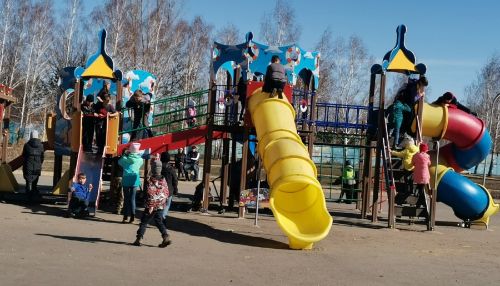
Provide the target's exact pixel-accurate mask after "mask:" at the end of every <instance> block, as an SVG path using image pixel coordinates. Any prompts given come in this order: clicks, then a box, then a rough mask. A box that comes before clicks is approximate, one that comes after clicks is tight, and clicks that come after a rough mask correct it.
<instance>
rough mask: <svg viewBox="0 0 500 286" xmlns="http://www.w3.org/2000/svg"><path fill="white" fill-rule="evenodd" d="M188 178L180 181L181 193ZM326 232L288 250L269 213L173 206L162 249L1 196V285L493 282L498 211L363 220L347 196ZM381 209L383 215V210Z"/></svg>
mask: <svg viewBox="0 0 500 286" xmlns="http://www.w3.org/2000/svg"><path fill="white" fill-rule="evenodd" d="M193 189H194V184H193V183H188V182H182V183H181V193H190V192H192V190H193ZM328 208H329V210H330V212H331V213H332V215H333V218H334V222H333V227H332V230H331V233H330V235H329V236H328V237H327V238H326V239H324V240H322V241H320V242H318V243H316V244H315V246H314V248H313V249H312V250H309V251H296V250H290V249H288V245H287V238H286V237H285V236H284V234H283V233H282V232H281V230H280V229H279V227H278V226H277V224H276V222H275V220H274V218H273V217H272V215H270V214H262V215H260V216H259V220H258V227H256V226H254V214H253V213H250V214H247V215H246V218H245V219H237V214H236V213H226V214H223V215H219V214H217V212H216V211H212V212H210V214H209V215H202V214H200V213H186V212H180V211H172V212H171V215H170V217H169V218H168V225H169V231H170V235H171V237H172V240H173V243H172V245H170V246H168V247H167V248H166V249H160V248H158V247H157V244H158V243H160V240H161V237H160V234H159V232H158V231H157V230H156V228H154V227H149V228H148V230H147V232H146V235H145V239H144V244H145V245H143V246H142V247H135V246H132V245H131V244H130V243H131V242H133V240H134V238H135V232H136V231H137V228H138V225H137V220H136V223H134V224H133V225H131V224H121V223H120V221H121V217H120V216H118V215H115V214H111V213H108V212H103V211H100V212H98V213H97V216H96V217H95V218H92V219H87V220H78V219H69V218H65V217H64V216H63V214H64V206H62V205H54V204H42V205H32V206H27V205H24V204H23V203H15V204H14V203H12V202H9V201H5V200H4V201H2V203H1V204H0V213H1V216H0V229H2V232H1V234H0V241H1V243H0V258H1V259H0V269H1V270H0V281H1V282H0V285H4V286H8V285H16V286H21V285H160V284H162V285H498V283H500V272H499V271H498V269H500V259H499V258H498V253H500V217H499V216H496V217H493V218H492V220H491V224H490V227H489V229H488V230H474V229H464V228H460V227H458V226H457V222H459V220H458V219H457V218H455V217H454V216H453V214H452V212H451V209H449V208H448V207H446V206H444V205H441V204H439V206H438V212H437V220H438V222H437V226H436V230H435V231H432V232H428V231H426V227H425V225H422V224H413V225H409V224H408V223H404V222H399V223H398V224H397V228H396V229H394V230H393V229H387V228H386V227H385V226H386V222H385V221H381V222H379V223H375V224H372V223H371V222H370V221H369V220H361V219H360V218H359V212H358V211H356V210H354V207H353V205H344V204H342V205H341V204H333V203H330V204H329V205H328ZM383 216H385V214H384V213H382V214H381V218H383Z"/></svg>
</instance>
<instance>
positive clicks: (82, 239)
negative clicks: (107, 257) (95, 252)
mask: <svg viewBox="0 0 500 286" xmlns="http://www.w3.org/2000/svg"><path fill="white" fill-rule="evenodd" d="M35 235H39V236H48V237H53V238H57V239H64V240H72V241H79V242H87V243H111V244H120V245H132V243H129V242H123V241H114V240H107V239H102V238H100V237H83V236H67V235H55V234H48V233H35ZM141 246H146V247H156V246H153V245H147V244H142V245H141Z"/></svg>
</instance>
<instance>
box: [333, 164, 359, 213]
mask: <svg viewBox="0 0 500 286" xmlns="http://www.w3.org/2000/svg"><path fill="white" fill-rule="evenodd" d="M355 177H356V173H355V172H354V168H353V167H352V164H351V161H349V160H346V161H345V164H344V168H342V188H341V191H340V196H339V199H338V200H337V203H341V202H342V197H343V196H344V194H346V198H347V200H346V201H345V202H346V204H350V203H352V200H353V199H357V196H356V197H355V196H354V186H355V185H356V180H355Z"/></svg>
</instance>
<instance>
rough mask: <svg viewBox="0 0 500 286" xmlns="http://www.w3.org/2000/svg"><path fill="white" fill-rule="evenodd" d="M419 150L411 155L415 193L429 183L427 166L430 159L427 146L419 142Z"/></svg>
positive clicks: (429, 176)
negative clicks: (415, 185)
mask: <svg viewBox="0 0 500 286" xmlns="http://www.w3.org/2000/svg"><path fill="white" fill-rule="evenodd" d="M419 149H420V152H419V153H417V154H415V155H413V158H412V164H413V166H414V167H415V168H414V169H413V182H414V183H415V184H417V188H416V191H417V194H421V193H422V192H423V191H424V188H425V185H428V184H429V181H430V178H431V175H430V174H429V166H430V165H431V159H430V157H429V154H427V151H429V147H428V146H427V144H425V143H420V146H419Z"/></svg>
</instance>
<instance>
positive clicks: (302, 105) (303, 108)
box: [299, 98, 307, 120]
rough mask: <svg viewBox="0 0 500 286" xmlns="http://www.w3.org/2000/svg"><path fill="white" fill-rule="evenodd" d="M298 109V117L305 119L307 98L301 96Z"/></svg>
mask: <svg viewBox="0 0 500 286" xmlns="http://www.w3.org/2000/svg"><path fill="white" fill-rule="evenodd" d="M299 110H300V114H301V116H300V118H301V119H302V120H306V119H307V99H305V98H302V100H301V101H300V105H299Z"/></svg>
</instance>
